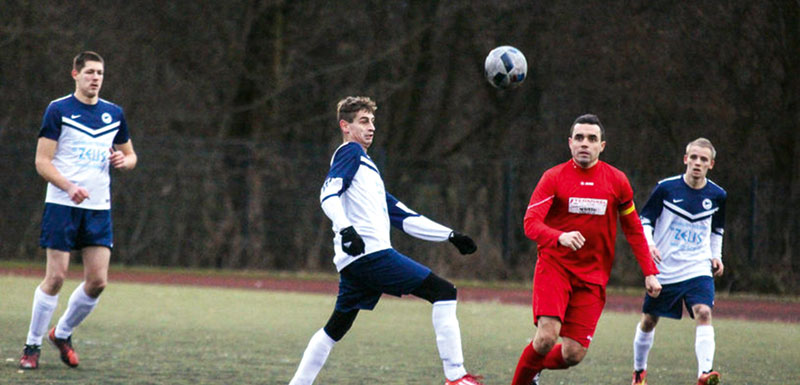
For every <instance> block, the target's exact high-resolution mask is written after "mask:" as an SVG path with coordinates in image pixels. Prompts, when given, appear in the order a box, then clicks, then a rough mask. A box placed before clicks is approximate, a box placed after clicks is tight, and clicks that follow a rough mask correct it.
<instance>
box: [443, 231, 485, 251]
mask: <svg viewBox="0 0 800 385" xmlns="http://www.w3.org/2000/svg"><path fill="white" fill-rule="evenodd" d="M447 240H448V241H450V243H452V244H454V245H455V246H456V248H457V249H458V251H459V252H460V253H461V254H464V255H466V254H472V253H474V252H475V250H478V246H475V241H473V240H472V238H470V237H469V236H468V235H465V234H461V233H459V232H458V231H453V232H452V233H450V237H448V238H447Z"/></svg>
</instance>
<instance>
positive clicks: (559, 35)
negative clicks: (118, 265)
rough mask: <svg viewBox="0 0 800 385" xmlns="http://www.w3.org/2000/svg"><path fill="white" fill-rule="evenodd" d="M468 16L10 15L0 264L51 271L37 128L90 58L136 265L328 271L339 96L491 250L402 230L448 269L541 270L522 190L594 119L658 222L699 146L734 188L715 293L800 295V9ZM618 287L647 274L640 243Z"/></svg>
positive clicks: (187, 6) (734, 5)
mask: <svg viewBox="0 0 800 385" xmlns="http://www.w3.org/2000/svg"><path fill="white" fill-rule="evenodd" d="M474 3H475V2H472V1H467V0H456V1H434V0H430V1H391V2H380V1H368V2H363V1H352V0H343V1H338V2H335V3H334V4H331V3H329V2H322V1H293V2H289V1H280V0H274V1H256V0H252V1H245V0H240V1H235V0H234V1H226V2H210V1H199V2H167V3H163V2H158V1H147V0H136V1H125V2H123V1H107V2H102V4H98V3H94V2H85V1H75V2H66V3H62V2H46V3H40V2H32V1H24V0H0V9H2V15H0V49H2V50H3V52H4V53H5V54H4V55H0V106H2V108H0V159H1V160H2V161H0V202H1V203H0V213H2V215H0V258H3V259H6V258H8V259H32V258H41V253H40V252H39V251H38V250H37V248H36V244H37V241H36V239H37V237H38V221H39V218H40V215H41V201H42V197H43V192H44V186H43V183H42V181H41V179H40V178H39V177H38V176H37V175H36V173H35V171H34V170H33V152H34V145H35V137H36V132H37V129H38V127H39V125H40V120H41V115H42V113H43V111H44V108H45V107H46V105H47V103H48V102H49V101H50V100H53V99H55V98H57V97H59V96H62V95H65V94H67V93H69V92H71V91H72V90H73V88H74V85H73V82H72V79H70V77H69V69H70V61H71V58H72V57H73V56H74V55H75V54H76V53H77V52H78V51H80V50H85V49H91V50H96V51H98V52H100V53H101V55H103V56H104V57H105V59H106V79H105V86H104V88H103V92H102V97H104V98H105V99H108V100H111V101H114V102H116V103H118V104H120V105H122V106H123V107H124V108H125V111H126V115H127V118H128V121H129V123H130V126H131V129H132V135H133V140H134V145H135V147H136V149H137V152H138V153H139V155H140V164H139V167H137V169H136V170H135V171H134V172H132V173H130V174H128V175H115V178H116V179H115V184H114V199H115V208H114V215H115V223H116V227H115V228H116V233H117V234H116V245H117V247H116V249H115V257H114V258H115V260H117V261H120V262H122V263H125V264H152V265H168V266H219V267H237V268H269V269H311V270H332V269H333V267H332V264H331V263H330V255H331V254H332V250H331V245H330V238H331V233H330V230H329V222H328V220H327V218H325V217H324V215H323V214H322V213H321V210H320V209H319V208H318V197H317V193H318V191H319V190H318V189H319V187H320V185H321V183H322V180H323V178H324V176H325V173H326V172H327V163H328V161H329V157H330V155H331V153H332V151H333V149H334V148H335V147H336V145H337V144H338V143H339V142H340V141H341V138H340V135H339V133H338V131H337V129H336V122H335V121H334V108H335V103H336V101H337V100H339V99H340V98H341V97H343V96H346V95H352V94H363V95H371V96H373V97H374V98H375V99H376V100H377V101H378V103H379V110H378V114H377V115H378V123H377V126H378V132H377V137H376V142H375V144H374V145H373V148H372V149H371V151H370V153H371V154H372V156H373V157H374V158H376V160H378V162H379V164H380V165H381V167H382V171H383V173H384V178H385V181H386V183H387V188H388V190H389V191H391V192H392V193H393V194H394V195H395V196H397V197H398V198H400V199H401V200H402V201H404V202H405V203H407V204H408V205H409V206H410V207H412V208H414V209H416V210H418V211H419V212H421V213H423V214H426V215H428V216H429V217H431V218H433V219H435V220H438V221H441V222H443V223H445V224H448V225H450V226H453V227H455V228H458V229H460V230H462V231H465V232H467V233H470V234H472V235H475V236H476V238H477V239H478V240H479V245H480V252H479V253H478V254H477V255H473V256H469V257H460V256H456V255H455V253H454V252H453V249H452V248H450V247H449V246H442V245H430V244H420V243H418V242H411V241H408V240H407V239H405V237H402V236H395V237H394V239H395V243H396V244H397V247H398V249H400V250H401V251H404V252H406V253H408V254H410V255H412V256H414V257H415V258H417V259H419V260H421V261H422V262H425V263H428V264H430V265H432V266H433V267H434V268H435V269H439V270H440V271H441V272H442V273H443V274H447V275H456V276H461V277H465V278H468V277H469V278H491V279H498V278H500V279H521V278H527V277H529V276H530V275H531V271H532V270H531V266H532V264H533V262H534V261H535V245H534V244H533V243H532V242H530V241H528V240H527V239H525V237H524V235H523V234H522V231H521V220H522V215H523V212H524V209H525V206H526V204H527V202H528V198H529V196H530V193H531V191H532V189H533V187H534V186H535V184H536V181H537V180H538V178H539V176H540V175H541V173H542V172H543V171H544V170H546V169H547V168H548V167H551V166H552V165H554V164H556V163H559V162H562V161H564V160H566V159H567V158H568V156H569V155H568V152H567V147H566V137H567V129H568V127H569V124H570V123H571V122H572V120H573V119H574V118H575V117H576V116H577V115H579V114H582V113H585V112H594V113H596V114H598V115H599V116H600V117H601V119H602V120H603V122H604V124H605V125H606V126H607V139H608V146H607V149H606V151H605V153H604V154H603V158H604V159H605V160H607V161H609V162H610V163H612V164H614V165H616V166H617V167H618V168H620V169H622V170H623V171H625V172H626V173H627V174H628V176H629V177H630V179H631V182H632V184H633V187H634V190H635V191H636V200H637V202H638V203H639V205H640V206H641V205H642V204H643V203H644V201H645V199H646V198H647V195H648V194H649V191H650V189H651V188H652V187H653V186H654V184H655V183H656V182H657V181H658V180H660V179H662V178H664V177H666V176H671V175H675V174H678V173H680V172H682V170H683V167H684V166H683V164H682V163H681V155H682V153H683V147H684V146H685V144H686V143H687V142H689V141H690V140H692V139H695V138H696V137H698V136H705V137H708V138H709V139H711V140H712V141H713V142H714V143H715V145H716V146H717V148H718V158H717V162H718V163H717V165H716V167H715V169H714V170H713V171H712V172H711V174H710V176H711V178H712V179H713V180H714V181H716V182H717V183H718V184H720V185H722V186H723V187H725V188H726V189H727V191H728V193H729V203H728V211H727V219H728V220H727V226H726V237H725V249H724V255H725V262H726V266H727V274H726V277H724V278H723V279H722V280H721V281H719V283H718V284H719V285H720V286H721V288H722V289H724V290H730V291H767V292H776V293H798V292H800V286H799V285H798V281H800V280H798V272H799V271H800V262H798V259H797V258H793V256H794V255H795V254H796V253H797V250H798V249H800V242H799V241H798V237H797V235H796V234H797V233H798V231H800V222H798V221H797V220H796V214H797V209H796V208H797V207H798V206H800V163H799V162H800V161H798V159H800V157H798V154H797V152H798V151H799V150H800V133H799V132H798V128H799V127H800V109H799V108H798V94H799V93H800V78H799V76H800V70H799V69H798V66H800V27H799V26H798V23H800V3H798V2H797V1H761V2H749V1H741V0H736V1H729V2H724V3H719V2H692V3H687V2H679V1H662V2H650V1H624V2H623V1H612V2H584V1H571V0H570V1H558V2H557V1H537V2H529V1H497V2H491V3H489V2H486V3H482V4H474ZM501 44H511V45H514V46H516V47H517V48H520V49H521V50H522V51H523V52H524V53H525V54H526V56H527V58H528V61H529V78H528V80H527V81H526V83H525V84H523V86H522V87H521V88H519V89H516V90H513V91H498V90H495V89H492V88H491V87H489V86H488V84H487V83H486V82H485V81H484V80H483V74H482V63H483V58H484V57H485V55H486V53H488V51H489V50H490V49H491V48H493V47H494V46H496V45H501ZM620 245H622V243H620ZM612 282H613V283H617V284H635V285H639V284H640V282H641V278H640V274H639V272H638V268H637V266H636V265H635V263H634V262H633V260H632V258H631V256H630V252H629V249H628V248H627V246H621V247H619V253H618V260H617V267H616V268H615V272H614V276H613V277H612Z"/></svg>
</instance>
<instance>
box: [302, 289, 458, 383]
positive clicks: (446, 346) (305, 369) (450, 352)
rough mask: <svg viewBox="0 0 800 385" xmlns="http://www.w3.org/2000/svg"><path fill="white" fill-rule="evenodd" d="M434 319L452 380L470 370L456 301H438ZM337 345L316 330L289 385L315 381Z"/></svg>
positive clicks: (445, 370)
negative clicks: (462, 344) (464, 353)
mask: <svg viewBox="0 0 800 385" xmlns="http://www.w3.org/2000/svg"><path fill="white" fill-rule="evenodd" d="M432 318H433V330H434V331H435V332H436V346H437V347H438V348H439V357H441V359H442V365H443V366H444V375H445V377H447V379H448V380H451V381H452V380H457V379H459V378H461V377H464V375H466V374H467V370H466V369H464V356H463V354H462V352H461V329H460V328H459V327H458V319H456V301H455V300H452V301H438V302H435V303H434V304H433V314H432ZM335 344H336V341H334V340H333V339H332V338H331V337H330V336H328V334H327V333H325V329H324V328H322V329H319V330H318V331H317V332H316V333H314V336H312V337H311V340H310V341H309V342H308V347H307V348H306V350H305V352H304V353H303V359H301V360H300V365H299V366H298V367H297V371H296V372H295V373H294V377H292V380H291V381H289V385H310V384H312V383H313V382H314V379H315V378H316V377H317V374H319V371H320V369H322V366H323V365H325V361H326V360H327V359H328V354H330V352H331V349H333V345H335Z"/></svg>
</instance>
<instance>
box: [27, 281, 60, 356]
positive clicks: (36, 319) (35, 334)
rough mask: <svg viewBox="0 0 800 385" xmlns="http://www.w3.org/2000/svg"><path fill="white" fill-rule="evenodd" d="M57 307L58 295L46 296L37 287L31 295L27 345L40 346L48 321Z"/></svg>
mask: <svg viewBox="0 0 800 385" xmlns="http://www.w3.org/2000/svg"><path fill="white" fill-rule="evenodd" d="M56 306H58V294H56V295H47V293H45V292H44V291H42V289H41V288H39V287H37V288H36V291H35V292H34V294H33V311H32V312H31V324H30V328H29V329H28V339H27V342H26V344H28V345H41V344H42V338H43V337H44V334H45V333H47V328H48V326H50V319H51V318H52V317H53V312H54V311H55V310H56Z"/></svg>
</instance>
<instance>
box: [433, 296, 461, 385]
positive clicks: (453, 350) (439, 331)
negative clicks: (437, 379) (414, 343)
mask: <svg viewBox="0 0 800 385" xmlns="http://www.w3.org/2000/svg"><path fill="white" fill-rule="evenodd" d="M432 318H433V330H434V332H435V333H436V346H437V347H438V348H439V357H441V359H442V366H443V367H444V375H445V377H447V379H448V380H451V381H452V380H456V379H459V378H461V377H463V376H464V375H466V374H467V370H466V369H464V355H463V352H462V351H461V329H460V327H459V325H458V318H456V301H455V300H450V301H437V302H434V303H433V311H432Z"/></svg>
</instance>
